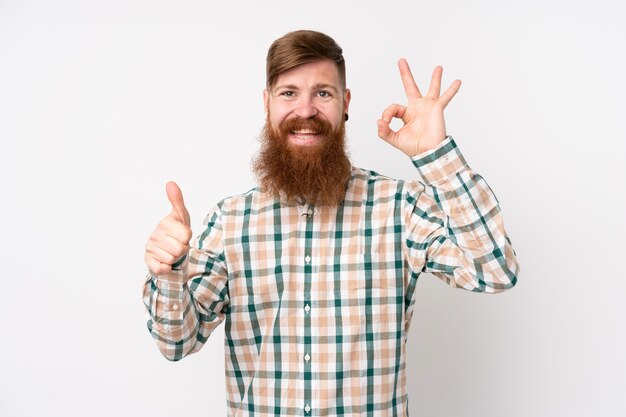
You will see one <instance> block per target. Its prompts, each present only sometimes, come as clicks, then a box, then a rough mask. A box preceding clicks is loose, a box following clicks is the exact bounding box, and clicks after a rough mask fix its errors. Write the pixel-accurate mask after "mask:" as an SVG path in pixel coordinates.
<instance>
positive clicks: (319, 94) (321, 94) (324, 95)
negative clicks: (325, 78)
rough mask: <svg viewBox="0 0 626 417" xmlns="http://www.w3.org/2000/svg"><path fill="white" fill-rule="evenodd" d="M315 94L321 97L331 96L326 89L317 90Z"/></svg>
mask: <svg viewBox="0 0 626 417" xmlns="http://www.w3.org/2000/svg"><path fill="white" fill-rule="evenodd" d="M317 95H318V96H320V97H322V98H328V97H332V94H330V92H328V91H326V90H322V91H320V92H318V93H317Z"/></svg>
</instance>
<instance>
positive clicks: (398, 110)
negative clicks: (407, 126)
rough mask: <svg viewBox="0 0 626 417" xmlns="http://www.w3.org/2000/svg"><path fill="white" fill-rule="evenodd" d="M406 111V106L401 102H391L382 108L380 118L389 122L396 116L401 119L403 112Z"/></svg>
mask: <svg viewBox="0 0 626 417" xmlns="http://www.w3.org/2000/svg"><path fill="white" fill-rule="evenodd" d="M405 112H406V106H403V105H401V104H392V105H390V106H389V107H387V108H386V109H385V110H383V114H382V119H383V120H384V121H385V122H387V123H391V120H392V119H393V118H394V117H396V118H398V119H402V118H403V117H404V113H405Z"/></svg>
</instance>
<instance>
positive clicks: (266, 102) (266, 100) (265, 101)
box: [263, 89, 270, 114]
mask: <svg viewBox="0 0 626 417" xmlns="http://www.w3.org/2000/svg"><path fill="white" fill-rule="evenodd" d="M269 108H270V93H268V91H267V89H265V90H263V110H264V111H265V113H266V114H267V112H268V111H269Z"/></svg>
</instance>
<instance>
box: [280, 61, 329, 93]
mask: <svg viewBox="0 0 626 417" xmlns="http://www.w3.org/2000/svg"><path fill="white" fill-rule="evenodd" d="M317 84H330V85H333V86H336V87H337V89H338V90H340V88H339V86H340V80H339V70H338V69H337V65H336V64H335V63H334V62H333V61H331V60H330V59H324V60H319V61H313V62H308V63H306V64H302V65H298V66H297V67H294V68H292V69H290V70H287V71H284V72H281V73H280V74H279V75H278V77H277V78H276V83H275V85H274V87H273V88H280V87H281V86H285V85H295V86H301V87H306V86H309V85H311V86H312V85H317Z"/></svg>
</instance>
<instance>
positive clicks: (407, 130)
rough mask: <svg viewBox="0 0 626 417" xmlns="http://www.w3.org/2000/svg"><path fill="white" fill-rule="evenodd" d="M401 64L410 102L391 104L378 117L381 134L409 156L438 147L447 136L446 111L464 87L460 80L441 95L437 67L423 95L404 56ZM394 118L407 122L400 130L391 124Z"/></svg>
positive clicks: (438, 68)
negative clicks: (444, 113) (444, 111)
mask: <svg viewBox="0 0 626 417" xmlns="http://www.w3.org/2000/svg"><path fill="white" fill-rule="evenodd" d="M398 67H399V68H400V76H401V77H402V84H403V85H404V91H405V93H406V97H407V99H408V105H406V106H403V105H400V104H392V105H391V106H389V107H387V108H386V109H385V111H383V115H382V118H381V119H379V120H378V136H379V137H380V138H381V139H383V140H384V141H386V142H388V143H390V144H391V145H393V146H395V147H396V148H398V149H400V150H401V151H402V152H404V153H405V154H407V155H408V156H415V155H418V154H420V153H423V152H426V151H429V150H431V149H435V148H436V147H437V146H438V145H439V144H440V143H441V142H442V141H443V140H444V139H445V138H446V124H445V121H444V118H443V110H444V109H445V108H446V106H447V105H448V103H449V102H450V100H452V97H454V95H455V94H456V93H457V91H459V88H461V81H460V80H455V81H453V82H452V84H451V85H450V87H448V89H447V90H446V91H445V92H444V93H443V94H441V95H440V92H441V74H442V72H443V68H442V67H440V66H438V67H435V70H434V71H433V77H432V79H431V81H430V87H429V88H428V92H427V93H426V95H425V96H422V93H420V90H419V88H418V87H417V84H415V80H414V79H413V75H412V74H411V69H410V68H409V64H408V63H407V62H406V60H405V59H401V60H400V61H399V62H398ZM393 118H398V119H401V120H402V122H403V123H404V126H402V127H401V128H400V129H398V131H397V132H394V131H393V130H392V129H391V128H390V127H389V123H391V120H392V119H393Z"/></svg>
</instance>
